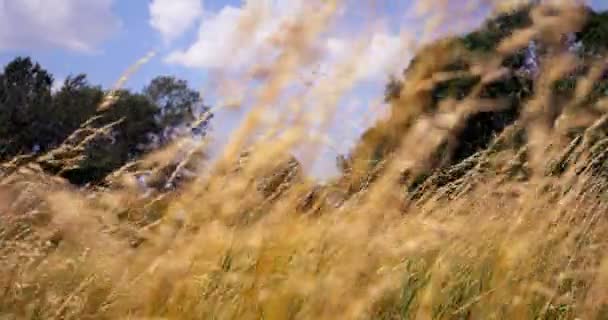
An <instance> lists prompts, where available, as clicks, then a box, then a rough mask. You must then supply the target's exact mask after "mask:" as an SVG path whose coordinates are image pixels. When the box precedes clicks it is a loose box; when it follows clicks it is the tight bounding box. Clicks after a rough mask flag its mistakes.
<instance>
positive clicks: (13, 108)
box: [0, 57, 53, 160]
mask: <svg viewBox="0 0 608 320" xmlns="http://www.w3.org/2000/svg"><path fill="white" fill-rule="evenodd" d="M52 85H53V77H52V76H51V75H50V74H49V73H48V72H47V71H46V70H44V69H43V68H42V67H41V66H40V65H39V64H38V63H33V62H32V60H31V59H30V58H23V57H18V58H16V59H14V60H13V61H11V62H10V63H9V64H8V65H6V67H5V68H4V72H3V73H2V74H0V159H1V160H6V159H10V158H12V157H14V156H16V155H19V154H27V153H31V152H38V151H43V150H44V149H45V147H46V146H48V145H49V144H50V143H51V141H50V139H51V135H49V134H48V133H49V130H50V127H49V126H50V123H49V121H48V119H47V118H46V116H47V113H48V111H49V110H50V108H51V100H52V96H51V87H52Z"/></svg>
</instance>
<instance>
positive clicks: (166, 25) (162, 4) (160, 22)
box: [149, 0, 203, 41]
mask: <svg viewBox="0 0 608 320" xmlns="http://www.w3.org/2000/svg"><path fill="white" fill-rule="evenodd" d="M149 10H150V25H152V27H153V28H154V29H156V30H158V31H159V32H160V33H161V35H162V36H163V37H164V38H165V40H167V41H170V40H173V39H175V38H177V37H179V36H180V35H182V34H183V33H184V32H186V31H187V30H188V29H190V28H191V27H192V26H193V25H194V24H195V23H196V21H197V20H198V19H199V18H200V17H201V16H202V14H203V4H202V0H153V1H152V2H151V3H150V6H149Z"/></svg>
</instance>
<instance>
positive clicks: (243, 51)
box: [165, 0, 405, 80]
mask: <svg viewBox="0 0 608 320" xmlns="http://www.w3.org/2000/svg"><path fill="white" fill-rule="evenodd" d="M303 3H304V2H303V1H296V0H292V1H280V0H249V1H246V3H245V4H244V5H243V6H241V7H234V6H225V7H224V8H223V9H221V10H220V11H219V12H216V13H208V14H207V16H206V17H204V18H203V19H202V21H201V24H200V27H199V32H198V37H197V39H196V40H195V41H194V42H193V43H192V44H191V45H190V46H188V47H187V48H185V49H183V50H175V51H173V52H171V53H170V54H169V55H168V56H167V57H166V58H165V61H166V62H168V63H171V64H178V65H182V66H186V67H192V68H211V69H213V68H225V67H236V68H238V67H241V66H243V65H246V64H250V63H252V62H259V61H260V60H262V59H267V58H268V57H269V56H272V53H273V51H272V38H271V37H272V36H273V35H275V34H278V33H279V31H280V30H281V28H282V27H283V26H284V23H286V22H287V21H289V20H290V19H291V18H293V17H294V15H296V14H298V12H300V10H301V9H302V8H303V7H302V5H303ZM252 21H254V22H253V23H252ZM243 26H246V27H243ZM358 40H359V39H356V38H352V39H351V38H345V37H330V38H327V39H326V40H324V41H321V42H320V43H319V44H320V46H321V48H319V50H320V53H321V56H322V61H320V63H322V69H326V68H327V69H328V68H331V67H332V65H334V64H335V63H338V62H339V61H344V59H346V58H348V57H349V55H352V54H353V52H354V50H355V46H356V43H357V41H358ZM402 52H403V48H402V46H401V38H400V36H399V35H397V34H391V33H390V32H388V31H377V32H376V33H374V34H373V35H372V36H371V37H370V38H369V43H367V44H366V46H365V48H364V50H363V52H362V53H361V56H360V57H358V59H359V60H360V62H359V63H358V65H357V71H356V77H357V78H358V79H360V80H365V79H368V78H372V77H376V78H377V77H382V80H386V79H385V76H386V75H387V74H388V73H389V72H390V71H394V70H395V69H396V67H398V66H399V65H400V64H401V63H402V62H403V61H404V60H405V59H404V57H403V55H402Z"/></svg>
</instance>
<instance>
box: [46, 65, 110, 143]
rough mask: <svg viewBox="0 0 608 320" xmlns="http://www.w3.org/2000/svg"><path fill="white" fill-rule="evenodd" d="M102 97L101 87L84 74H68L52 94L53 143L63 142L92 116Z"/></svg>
mask: <svg viewBox="0 0 608 320" xmlns="http://www.w3.org/2000/svg"><path fill="white" fill-rule="evenodd" d="M103 97H104V92H103V89H102V88H101V87H99V86H92V85H91V84H90V83H89V81H88V80H87V76H86V75H85V74H79V75H76V76H69V77H67V78H66V79H65V81H64V83H63V86H62V87H61V89H60V90H59V91H58V92H56V93H55V94H54V95H53V109H52V114H51V115H49V117H50V120H51V122H52V123H53V126H54V128H53V133H54V140H55V143H54V145H58V144H59V143H61V142H63V140H65V139H66V138H67V137H68V136H69V135H70V134H71V133H72V132H74V131H75V130H76V129H78V128H79V127H80V125H81V124H82V123H84V122H85V121H87V120H88V119H90V118H91V117H93V116H94V115H95V114H96V112H97V106H98V105H99V104H100V103H101V101H102V100H103Z"/></svg>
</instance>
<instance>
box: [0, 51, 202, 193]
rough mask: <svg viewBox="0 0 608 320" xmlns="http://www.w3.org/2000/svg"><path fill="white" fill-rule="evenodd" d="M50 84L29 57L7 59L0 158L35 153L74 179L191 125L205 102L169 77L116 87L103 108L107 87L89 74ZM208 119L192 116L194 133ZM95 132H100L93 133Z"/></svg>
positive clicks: (0, 94)
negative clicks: (138, 88) (139, 86)
mask: <svg viewBox="0 0 608 320" xmlns="http://www.w3.org/2000/svg"><path fill="white" fill-rule="evenodd" d="M52 86H53V78H52V76H51V75H50V74H49V73H48V72H47V71H45V70H44V69H43V68H42V67H41V66H40V65H39V64H37V63H33V62H32V60H31V59H30V58H21V57H20V58H16V59H15V60H13V61H12V62H10V63H9V64H8V65H6V67H5V69H4V71H3V73H1V74H0V160H1V161H7V160H9V159H12V158H13V157H15V156H18V155H24V154H32V153H37V154H38V156H41V157H42V158H41V159H42V160H40V164H41V165H42V166H43V168H44V169H45V170H47V171H48V172H50V173H53V174H60V175H62V176H64V177H66V178H68V179H69V180H70V181H71V182H73V183H75V184H79V185H82V184H88V183H96V182H99V181H101V180H102V179H103V178H104V177H106V176H107V175H108V174H109V173H111V172H112V171H114V170H116V169H118V168H120V167H122V166H123V165H125V164H126V163H128V162H130V161H133V160H135V159H137V158H138V157H141V156H142V155H143V154H144V153H146V152H147V151H150V149H151V148H152V147H154V144H153V142H154V141H156V140H160V141H161V143H166V142H168V141H169V139H170V138H171V135H172V132H173V130H174V129H175V128H178V127H186V128H188V127H190V126H191V125H193V123H195V122H194V121H195V120H197V117H198V116H199V115H198V114H197V112H199V113H200V112H205V111H208V109H209V108H208V107H206V106H204V105H202V103H201V102H202V100H201V98H200V95H199V94H198V92H196V91H194V90H192V89H190V88H189V87H188V84H187V82H186V81H184V80H180V79H177V78H174V77H167V76H163V77H158V78H155V79H154V80H153V81H152V82H151V83H150V85H148V86H147V87H146V88H145V89H144V93H142V94H139V93H133V92H130V91H128V90H121V91H118V92H114V93H113V95H114V96H115V98H116V99H115V101H114V103H113V104H112V106H111V107H110V108H108V109H107V110H105V111H102V112H99V111H98V107H99V106H100V104H101V103H102V102H103V101H104V98H105V97H106V95H107V92H106V91H104V90H103V88H101V87H100V86H93V85H91V84H90V83H89V81H88V80H87V77H86V75H84V74H78V75H75V76H69V77H68V78H67V79H66V80H65V81H64V83H63V85H62V87H61V88H60V89H59V90H58V91H57V92H55V93H52V91H51V88H52ZM210 118H211V117H210V116H207V121H202V122H201V123H197V128H194V129H195V130H194V131H195V132H194V133H195V134H199V135H204V133H205V132H206V130H207V125H208V120H209V119H210ZM90 119H95V120H94V121H89V120H90ZM112 123H116V124H115V125H113V126H112V127H111V128H110V129H109V130H102V128H104V127H106V126H108V125H109V124H112ZM96 131H97V132H102V131H103V134H101V133H100V134H95V135H94V138H93V139H91V138H90V136H91V134H92V133H93V132H96ZM106 131H107V132H106ZM74 132H79V134H77V135H73V133H74ZM47 152H49V153H47ZM45 153H47V154H45Z"/></svg>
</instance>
